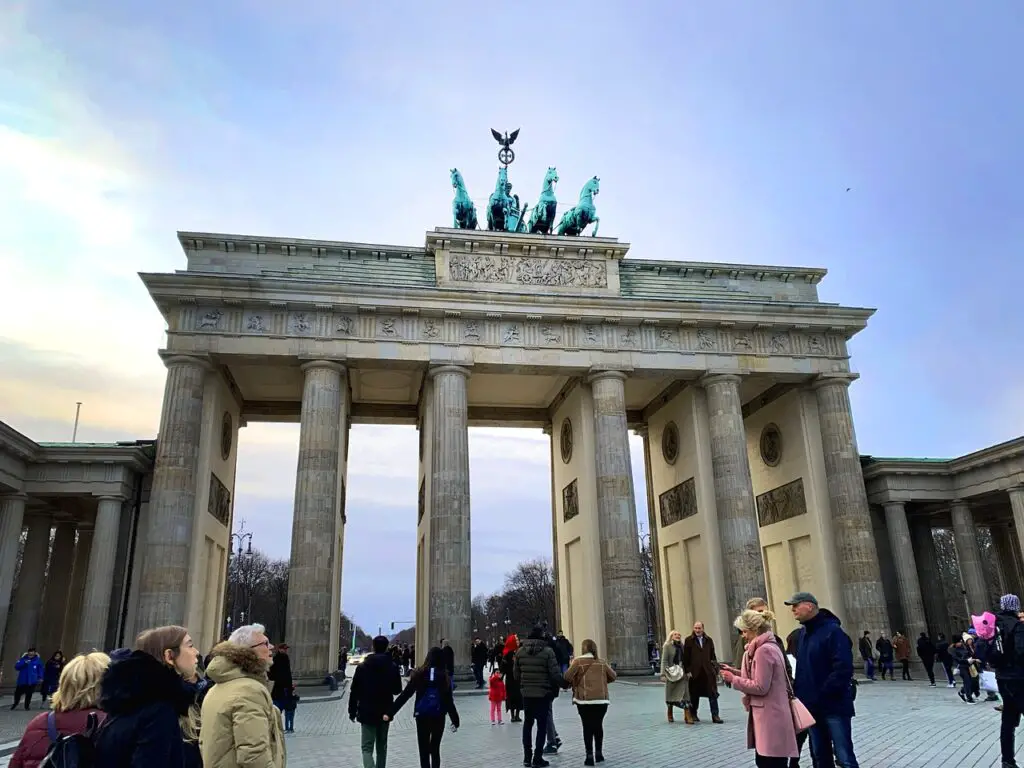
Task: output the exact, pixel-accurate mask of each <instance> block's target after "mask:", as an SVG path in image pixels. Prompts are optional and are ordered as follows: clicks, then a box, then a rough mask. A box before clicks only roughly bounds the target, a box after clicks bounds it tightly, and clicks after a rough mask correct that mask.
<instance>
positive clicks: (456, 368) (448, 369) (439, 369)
mask: <svg viewBox="0 0 1024 768" xmlns="http://www.w3.org/2000/svg"><path fill="white" fill-rule="evenodd" d="M445 373H455V374H458V375H460V376H464V377H465V378H467V379H468V378H469V377H470V375H471V374H472V373H473V372H472V371H471V370H470V369H469V368H468V367H466V366H464V365H454V364H449V363H444V364H441V365H432V366H431V367H430V368H428V369H427V375H428V376H429V377H430V378H432V379H433V378H435V377H436V376H439V375H441V374H445Z"/></svg>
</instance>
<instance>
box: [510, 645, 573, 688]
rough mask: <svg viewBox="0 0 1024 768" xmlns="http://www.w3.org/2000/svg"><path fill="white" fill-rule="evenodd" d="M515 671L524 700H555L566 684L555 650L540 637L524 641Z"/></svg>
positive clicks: (518, 652)
mask: <svg viewBox="0 0 1024 768" xmlns="http://www.w3.org/2000/svg"><path fill="white" fill-rule="evenodd" d="M513 669H514V674H515V677H516V680H518V681H519V687H520V688H521V689H522V692H523V698H524V699H553V698H555V697H556V696H558V690H559V689H560V688H561V687H562V685H563V684H564V678H563V677H562V671H561V669H559V667H558V659H556V658H555V652H554V650H552V648H551V646H550V645H549V644H548V643H547V641H546V640H544V639H542V638H539V637H531V638H527V639H526V640H524V641H523V645H522V647H520V649H519V650H518V651H516V660H515V665H514V667H513Z"/></svg>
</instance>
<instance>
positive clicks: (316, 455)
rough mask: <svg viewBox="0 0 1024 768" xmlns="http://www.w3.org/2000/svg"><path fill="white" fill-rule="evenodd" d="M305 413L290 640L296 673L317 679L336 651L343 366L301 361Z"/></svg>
mask: <svg viewBox="0 0 1024 768" xmlns="http://www.w3.org/2000/svg"><path fill="white" fill-rule="evenodd" d="M302 372H303V374H304V375H305V382H304V384H303V388H302V416H301V425H300V428H299V462H298V469H297V471H296V477H295V511H294V517H293V522H292V556H291V565H290V567H289V576H288V609H287V617H286V620H287V621H286V627H287V635H286V639H287V640H288V644H289V645H290V646H291V658H292V673H293V675H294V676H295V677H296V678H301V679H303V680H305V681H320V680H323V678H324V675H326V674H327V672H328V671H329V670H331V669H333V668H334V665H335V664H336V663H337V661H336V660H335V659H331V658H330V654H331V638H330V632H331V604H332V601H333V596H334V593H335V590H336V589H337V588H338V585H336V584H334V583H333V582H334V558H335V557H336V556H338V553H336V552H335V551H334V550H335V548H336V546H337V538H338V531H337V521H338V510H339V505H340V504H341V497H340V486H339V483H338V472H339V470H340V468H341V460H342V455H341V434H342V429H343V427H344V422H345V419H346V415H347V408H346V399H347V397H348V382H347V381H346V378H345V366H343V365H341V364H340V363H336V362H331V361H328V360H314V361H312V362H308V363H305V364H304V365H303V366H302Z"/></svg>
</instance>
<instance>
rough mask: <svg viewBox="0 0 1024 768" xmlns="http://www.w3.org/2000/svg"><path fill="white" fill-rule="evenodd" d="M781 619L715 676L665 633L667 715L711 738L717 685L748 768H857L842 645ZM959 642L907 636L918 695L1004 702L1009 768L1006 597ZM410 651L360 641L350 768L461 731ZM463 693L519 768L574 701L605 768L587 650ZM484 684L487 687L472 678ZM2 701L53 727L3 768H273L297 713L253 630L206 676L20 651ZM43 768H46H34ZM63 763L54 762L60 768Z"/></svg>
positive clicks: (884, 662)
mask: <svg viewBox="0 0 1024 768" xmlns="http://www.w3.org/2000/svg"><path fill="white" fill-rule="evenodd" d="M785 604H786V605H787V606H788V607H789V608H790V610H791V611H792V615H793V618H794V619H795V620H796V621H797V623H798V625H799V626H798V628H797V629H796V630H794V631H793V632H791V633H790V634H789V635H788V636H787V637H786V638H785V640H783V639H782V638H781V637H779V636H778V635H777V634H776V631H775V617H774V615H773V614H772V613H771V611H770V610H769V608H768V604H767V602H766V601H765V599H764V598H761V597H754V598H751V599H750V600H748V601H747V604H746V607H745V610H744V611H743V612H742V613H741V614H740V615H739V616H737V617H736V619H735V621H734V627H735V628H736V632H737V635H736V643H735V645H734V647H733V649H732V651H733V653H732V656H733V658H732V663H731V664H730V663H724V662H721V661H720V660H719V658H718V654H717V652H716V648H715V643H714V640H713V639H712V638H711V637H710V636H708V635H707V633H706V632H705V630H704V625H703V624H702V623H701V622H696V623H695V624H694V626H693V629H692V632H691V633H690V634H689V635H688V636H687V637H685V638H684V637H683V636H682V634H681V633H680V632H678V631H672V632H670V633H669V635H668V638H667V639H666V641H665V644H664V645H663V646H662V648H661V652H660V654H659V662H660V676H661V680H662V682H663V683H664V691H665V703H666V715H667V720H668V722H669V723H674V722H675V718H674V713H675V711H676V710H681V711H682V712H683V720H684V722H685V723H686V724H688V725H695V724H697V723H699V722H700V716H699V703H700V700H701V699H702V698H706V699H708V702H709V707H710V710H711V722H712V723H714V724H719V723H722V722H723V720H722V718H721V716H720V712H719V707H718V697H719V691H718V685H719V681H721V683H722V684H724V685H726V686H728V687H730V688H733V689H734V690H736V691H738V692H739V693H740V694H741V701H742V704H743V707H744V709H745V710H746V712H747V720H748V726H747V729H746V733H747V746H748V748H750V749H752V750H753V751H754V764H755V765H756V766H758V768H797V767H798V766H799V764H800V757H801V753H802V752H803V749H804V747H805V746H808V747H809V751H810V754H811V756H812V760H813V762H814V765H815V766H816V768H834V767H835V766H836V765H840V766H842V767H843V768H857V765H858V762H857V758H856V755H855V751H854V744H853V737H852V729H851V722H852V718H853V716H854V713H855V712H854V701H855V699H856V694H857V681H856V680H855V679H854V668H853V656H854V650H853V649H854V641H853V639H852V638H851V637H850V636H849V635H848V634H847V633H846V631H844V629H843V628H842V625H841V622H840V620H839V618H838V617H836V616H835V615H834V614H833V613H832V612H831V611H829V610H828V609H827V608H822V607H820V606H819V605H818V601H817V599H816V598H815V597H814V595H812V594H810V593H807V592H800V593H797V594H795V595H793V596H792V597H791V598H790V599H789V600H787V601H786V602H785ZM972 619H973V621H972V626H971V627H970V628H969V629H968V630H967V631H965V632H963V633H962V634H960V635H957V636H955V637H954V638H953V641H952V642H950V641H947V640H946V638H945V637H944V636H943V635H941V634H939V635H937V636H936V639H935V640H934V641H933V640H932V639H931V637H929V636H928V635H927V633H923V632H922V633H921V635H920V637H919V638H918V639H917V642H916V651H917V655H918V657H919V658H920V660H921V662H922V665H923V667H924V669H925V671H926V673H927V675H928V678H929V682H930V684H931V685H933V686H934V685H936V682H935V676H934V666H935V662H936V661H938V662H939V663H940V664H941V665H942V667H943V669H944V671H945V673H946V679H947V684H948V685H949V686H951V687H955V678H954V669H956V670H957V671H958V672H959V674H960V677H961V680H962V685H961V688H960V691H959V695H960V697H961V698H962V699H963V700H964V701H965V702H969V703H973V701H974V700H975V699H977V698H978V697H979V696H980V694H981V691H982V690H986V691H987V692H988V693H989V694H990V695H989V698H991V699H993V700H995V699H997V698H999V697H1001V702H1000V703H999V705H998V706H997V707H996V708H997V709H999V710H1000V711H1001V713H1002V715H1001V728H1000V744H1001V753H1002V766H1003V768H1016V766H1017V763H1016V762H1015V758H1014V752H1015V733H1016V729H1017V727H1018V726H1019V725H1020V719H1021V714H1022V712H1024V612H1022V611H1021V606H1020V600H1019V599H1018V598H1017V597H1016V596H1015V595H1004V596H1003V597H1002V598H1001V600H1000V605H999V610H998V611H997V612H995V613H983V614H981V615H980V616H975V617H972ZM857 650H858V653H859V654H860V655H861V657H862V660H863V662H864V669H865V675H866V678H867V680H869V681H873V680H874V679H875V672H876V670H880V671H881V673H882V675H883V678H882V679H885V676H886V675H889V677H890V678H892V677H893V676H894V670H895V663H896V662H899V663H900V666H901V672H902V678H903V679H904V680H910V679H911V675H910V664H909V659H910V642H909V640H908V638H906V637H904V636H903V635H902V634H901V633H899V632H895V633H893V636H892V638H891V639H890V638H887V637H885V636H884V635H883V636H880V637H879V638H878V639H877V640H875V641H874V642H872V639H871V635H870V633H869V632H866V631H865V632H863V633H862V635H861V637H860V638H859V639H858V642H857ZM412 653H413V649H412V648H411V647H397V646H394V645H391V644H390V643H389V640H388V639H387V638H386V637H383V636H379V637H376V638H374V640H373V653H372V654H370V655H369V656H367V657H366V658H365V659H364V660H363V662H362V663H361V664H360V665H359V666H358V667H357V669H356V672H355V675H354V676H353V679H352V682H351V686H350V688H349V697H348V712H349V717H350V718H351V719H352V720H353V721H358V722H359V723H360V726H361V750H362V756H363V765H364V768H385V765H386V761H387V745H388V735H389V728H390V724H391V722H392V721H393V720H394V718H395V717H396V716H397V715H398V713H399V712H400V711H401V710H402V708H403V707H404V706H405V705H406V703H407V702H409V701H410V700H412V701H413V702H414V703H413V717H414V720H415V723H416V741H417V747H418V750H419V757H420V765H421V768H439V766H440V763H441V742H442V738H443V736H444V732H445V730H446V728H449V729H450V730H451V731H452V732H456V731H458V729H459V725H460V718H459V712H458V709H457V707H456V703H455V695H454V692H455V689H456V686H457V674H456V667H455V654H454V651H453V650H452V648H451V645H450V644H449V643H448V642H447V641H446V640H443V639H442V640H441V641H440V642H439V643H438V645H437V646H435V647H432V648H431V649H430V650H429V651H428V652H427V654H426V658H425V660H424V661H423V663H422V664H421V665H420V666H418V667H414V666H413V664H412V660H413V659H412ZM470 661H471V667H472V675H473V678H474V680H475V683H476V686H477V688H482V687H483V686H484V685H486V686H487V687H488V696H487V705H488V708H489V713H490V722H491V724H492V726H495V727H499V726H504V724H505V722H506V721H505V718H504V715H505V714H506V713H507V714H508V715H509V719H508V722H510V723H517V724H521V728H522V745H523V765H524V766H526V767H528V768H544V767H546V766H548V765H550V763H549V762H548V760H547V759H546V757H545V756H546V755H551V754H554V753H557V752H558V750H559V749H560V747H561V746H562V740H561V738H560V737H559V735H558V730H557V728H556V726H555V720H554V713H553V706H552V705H553V702H554V701H555V699H556V698H557V697H558V696H559V694H560V693H561V692H562V691H571V697H572V703H573V704H574V705H575V706H576V711H577V714H578V716H579V718H580V723H581V730H582V734H583V744H584V750H585V759H584V765H586V766H593V765H596V764H598V763H602V762H604V759H605V755H604V719H605V715H606V714H607V712H608V707H609V704H610V703H611V699H610V694H609V684H610V683H612V682H614V681H615V679H616V673H615V671H614V669H613V668H612V666H611V665H610V664H609V663H607V662H606V661H605V660H603V659H602V658H601V657H600V654H599V649H598V647H597V644H596V643H595V642H594V641H593V640H590V639H587V640H584V641H583V642H582V643H581V645H580V653H579V654H578V655H577V654H576V653H575V650H574V648H573V646H572V643H571V642H570V641H569V640H568V638H566V637H565V636H564V635H563V634H562V633H561V632H559V633H558V634H557V635H556V636H552V635H551V634H550V633H548V631H547V630H546V628H545V627H543V626H537V627H534V628H533V630H531V631H530V633H529V634H528V636H527V637H526V638H522V639H521V638H520V637H519V636H518V635H516V634H510V635H508V637H507V638H506V639H505V641H504V643H502V644H501V648H500V649H498V648H497V647H496V645H495V646H490V647H488V646H487V645H486V644H484V643H483V642H482V641H480V640H479V639H477V640H475V641H474V644H473V648H472V651H471V659H470ZM488 664H489V665H490V676H489V679H488V680H487V681H486V682H485V681H484V680H483V670H484V667H486V666H487V665H488ZM15 670H16V672H17V674H18V678H17V682H16V692H15V701H14V705H13V707H12V709H13V708H15V707H18V706H20V705H21V704H22V702H24V706H25V708H26V709H29V708H30V705H31V698H32V695H33V693H34V692H35V691H36V690H37V688H41V693H42V695H43V700H44V702H48V703H49V711H47V712H43V713H40V714H39V715H38V716H36V717H35V718H34V719H32V720H31V721H30V722H29V723H28V726H27V727H26V729H25V732H24V735H23V736H22V738H21V741H20V743H19V745H18V747H17V749H16V751H15V753H14V755H13V757H12V759H11V763H10V765H11V767H12V768H37V766H39V765H41V764H44V763H45V764H63V763H61V762H59V761H56V760H54V758H53V756H54V755H55V754H56V755H58V756H60V754H61V753H62V751H65V753H66V754H65V757H66V756H67V754H74V755H77V754H80V752H81V750H84V749H88V750H89V751H90V753H91V754H92V756H93V757H92V763H91V764H94V765H97V766H135V765H175V766H178V765H180V766H183V767H184V768H201V767H202V766H207V767H208V768H210V767H216V768H236V766H242V765H257V766H260V768H284V766H285V763H286V748H285V739H284V734H287V733H289V732H293V731H294V717H295V710H296V706H297V703H298V701H299V698H298V696H297V695H296V689H295V686H294V683H293V680H292V675H291V665H290V660H289V657H288V646H287V645H284V644H281V645H280V646H278V647H277V648H276V649H275V648H274V646H273V645H272V644H271V643H270V640H269V639H268V638H267V636H266V634H265V629H264V628H263V626H261V625H259V624H251V625H248V626H245V627H240V628H238V629H236V630H235V631H234V632H232V633H231V635H230V636H229V637H228V639H227V640H226V641H224V642H221V643H219V644H217V645H216V646H215V647H214V648H213V649H212V651H211V652H210V654H209V655H208V656H207V657H206V658H205V659H202V658H201V657H200V653H199V651H198V649H196V648H195V646H194V645H193V642H192V639H191V636H190V635H189V633H188V630H187V629H186V628H184V627H177V626H169V627H159V628H156V629H151V630H147V631H146V632H143V633H142V634H141V635H140V636H139V637H138V639H137V641H136V643H135V646H134V648H130V649H129V648H122V649H118V650H116V651H112V652H111V653H110V654H109V655H108V654H105V653H101V652H92V653H84V654H79V655H78V656H75V657H74V658H72V659H70V660H69V661H65V659H64V658H63V656H62V655H61V654H60V653H56V654H54V655H53V656H52V657H51V658H50V659H49V660H48V661H47V662H45V663H44V662H43V661H42V659H41V658H40V656H39V655H38V653H36V651H35V649H31V648H30V649H28V650H27V651H26V652H25V653H24V654H23V655H22V656H21V658H19V659H18V661H17V662H16V664H15ZM48 758H49V760H48ZM65 762H67V761H65Z"/></svg>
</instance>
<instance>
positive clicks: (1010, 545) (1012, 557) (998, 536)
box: [989, 525, 1020, 595]
mask: <svg viewBox="0 0 1024 768" xmlns="http://www.w3.org/2000/svg"><path fill="white" fill-rule="evenodd" d="M1012 528H1013V526H1012V525H993V526H990V528H989V530H990V531H991V532H992V545H993V547H994V548H995V552H996V557H997V558H998V559H999V563H998V565H999V576H1000V579H1001V585H1000V589H1002V591H1003V594H1007V593H1009V594H1014V595H1019V594H1020V570H1019V568H1018V566H1017V553H1016V552H1015V551H1014V550H1015V549H1016V544H1015V543H1014V540H1013V539H1014V536H1015V533H1014V531H1013V530H1012Z"/></svg>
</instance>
